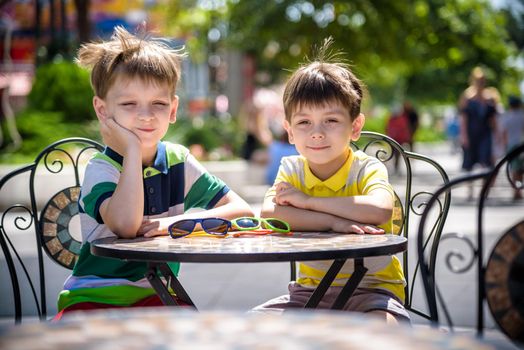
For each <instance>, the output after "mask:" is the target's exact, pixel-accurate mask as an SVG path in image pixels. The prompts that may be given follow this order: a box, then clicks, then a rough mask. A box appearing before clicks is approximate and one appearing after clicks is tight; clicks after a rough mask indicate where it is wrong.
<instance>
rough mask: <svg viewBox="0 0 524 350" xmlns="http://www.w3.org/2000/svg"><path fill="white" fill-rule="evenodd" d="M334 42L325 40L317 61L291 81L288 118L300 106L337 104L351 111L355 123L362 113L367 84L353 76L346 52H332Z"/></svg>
mask: <svg viewBox="0 0 524 350" xmlns="http://www.w3.org/2000/svg"><path fill="white" fill-rule="evenodd" d="M332 44H333V39H332V38H331V37H329V38H327V39H325V40H324V42H323V44H322V45H321V46H320V47H318V48H317V49H316V53H315V55H314V57H315V58H314V59H313V60H308V62H306V63H305V64H302V65H301V67H300V68H298V69H297V70H296V71H295V72H294V73H293V74H292V75H291V77H290V78H289V79H288V81H287V83H286V88H285V90H284V110H285V113H286V119H287V120H288V121H290V120H291V115H292V114H293V112H294V111H295V110H296V108H298V107H299V106H300V105H313V106H322V105H324V104H326V103H328V102H333V101H336V102H338V103H340V104H342V106H344V107H345V108H347V110H348V111H349V114H350V117H351V120H354V119H355V118H356V117H357V116H358V115H359V114H360V106H361V103H362V97H363V93H364V90H363V89H364V87H363V83H362V82H361V81H360V80H359V79H358V78H357V77H356V76H355V75H354V74H353V72H352V71H351V69H350V66H349V64H348V63H346V60H345V59H344V57H343V53H342V52H336V51H333V50H332V49H331V46H332Z"/></svg>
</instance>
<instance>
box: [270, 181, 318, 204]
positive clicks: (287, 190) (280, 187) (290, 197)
mask: <svg viewBox="0 0 524 350" xmlns="http://www.w3.org/2000/svg"><path fill="white" fill-rule="evenodd" d="M275 189H276V195H275V203H276V204H278V205H290V206H292V207H295V208H300V209H307V206H306V202H307V200H308V199H309V198H310V196H308V195H307V194H305V193H304V192H302V191H300V190H299V189H297V188H295V187H293V185H291V184H290V183H289V182H279V183H278V184H277V186H276V188H275Z"/></svg>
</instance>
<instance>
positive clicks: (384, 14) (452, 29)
mask: <svg viewBox="0 0 524 350" xmlns="http://www.w3.org/2000/svg"><path fill="white" fill-rule="evenodd" d="M228 5H229V8H228V10H229V18H228V19H229V36H228V40H229V43H230V44H232V45H234V46H235V47H238V48H239V49H241V50H243V51H247V52H250V53H252V54H254V56H255V57H257V58H258V66H259V68H260V69H262V70H266V71H268V72H270V73H271V74H270V76H272V77H274V79H281V78H282V75H284V74H287V72H286V71H285V70H283V69H282V67H286V68H289V69H293V68H294V67H295V66H296V65H297V64H298V63H299V62H300V61H301V60H302V59H303V57H304V56H311V55H312V53H313V50H314V45H315V44H319V43H321V42H322V40H323V39H324V38H326V37H328V36H332V37H333V38H334V39H335V44H336V48H337V49H342V50H343V51H344V52H346V53H347V59H348V61H349V62H350V63H351V64H353V65H354V66H355V69H356V71H357V72H358V73H359V75H360V76H361V77H362V78H363V80H364V81H365V82H366V83H367V84H368V86H369V89H370V90H371V92H372V95H373V97H374V99H378V100H382V101H391V100H395V99H401V98H403V97H405V96H409V97H411V98H415V99H417V100H419V101H421V102H422V101H424V102H426V103H429V102H439V103H442V102H454V101H456V99H457V96H459V94H460V92H461V91H462V90H463V89H464V87H465V86H466V85H467V82H468V75H469V73H470V71H471V68H472V67H474V66H476V65H479V64H481V65H483V66H484V67H486V69H487V70H488V72H489V75H488V78H491V80H492V81H490V83H491V84H492V85H494V86H498V87H503V86H512V87H513V88H514V87H516V86H517V82H518V81H519V79H520V78H522V75H521V73H520V74H518V73H519V72H518V71H517V70H516V69H515V68H514V67H512V66H510V65H509V64H508V58H509V57H512V56H515V55H516V53H517V45H516V44H517V43H516V41H515V40H516V39H515V37H512V36H510V35H509V34H508V30H507V29H506V23H507V21H508V13H507V12H505V11H500V10H496V9H493V8H492V6H491V5H490V3H489V2H488V1H482V0H481V1H479V0H460V1H459V0H430V1H422V0H415V1H386V0H374V1H371V0H354V1H351V2H348V1H329V2H325V1H303V0H280V1H271V2H267V3H265V5H261V4H260V3H259V2H256V1H230V2H228ZM517 32H518V31H517ZM521 33H522V32H520V35H522V34H521ZM508 79H509V80H511V83H509V84H508V83H506V84H505V83H504V81H505V80H508Z"/></svg>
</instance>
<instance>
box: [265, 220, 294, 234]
mask: <svg viewBox="0 0 524 350" xmlns="http://www.w3.org/2000/svg"><path fill="white" fill-rule="evenodd" d="M266 222H267V223H268V224H269V225H271V226H273V227H274V228H276V229H279V230H283V231H289V225H288V224H287V223H285V222H284V221H281V220H277V219H267V220H266Z"/></svg>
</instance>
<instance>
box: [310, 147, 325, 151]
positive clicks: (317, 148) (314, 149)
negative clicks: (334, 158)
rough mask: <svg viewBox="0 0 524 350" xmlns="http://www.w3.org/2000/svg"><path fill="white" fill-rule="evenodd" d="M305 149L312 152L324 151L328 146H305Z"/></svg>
mask: <svg viewBox="0 0 524 350" xmlns="http://www.w3.org/2000/svg"><path fill="white" fill-rule="evenodd" d="M307 148H309V149H310V150H313V151H322V150H324V149H328V148H329V146H307Z"/></svg>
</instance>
